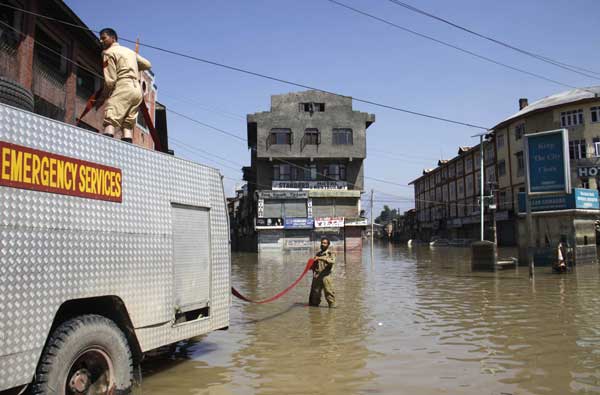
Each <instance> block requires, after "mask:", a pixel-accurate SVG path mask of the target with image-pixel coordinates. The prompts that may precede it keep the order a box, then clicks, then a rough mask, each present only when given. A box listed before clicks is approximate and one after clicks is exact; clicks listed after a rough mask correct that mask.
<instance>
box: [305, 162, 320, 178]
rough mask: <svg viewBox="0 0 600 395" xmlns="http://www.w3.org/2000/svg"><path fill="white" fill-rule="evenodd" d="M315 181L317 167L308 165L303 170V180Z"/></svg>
mask: <svg viewBox="0 0 600 395" xmlns="http://www.w3.org/2000/svg"><path fill="white" fill-rule="evenodd" d="M316 179H317V165H314V164H313V165H310V166H307V167H305V168H304V180H305V181H315V180H316Z"/></svg>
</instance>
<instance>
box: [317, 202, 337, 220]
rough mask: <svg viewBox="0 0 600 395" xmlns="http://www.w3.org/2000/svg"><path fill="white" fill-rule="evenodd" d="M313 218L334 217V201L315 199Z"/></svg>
mask: <svg viewBox="0 0 600 395" xmlns="http://www.w3.org/2000/svg"><path fill="white" fill-rule="evenodd" d="M312 202H313V217H315V218H318V217H333V216H334V213H335V211H334V206H333V205H334V201H333V199H328V198H313V200H312Z"/></svg>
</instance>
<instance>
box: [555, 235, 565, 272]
mask: <svg viewBox="0 0 600 395" xmlns="http://www.w3.org/2000/svg"><path fill="white" fill-rule="evenodd" d="M556 253H557V260H556V263H555V265H554V270H556V271H557V272H561V273H562V272H566V271H567V264H566V260H567V248H566V245H565V242H564V240H561V241H560V242H559V243H558V247H557V249H556Z"/></svg>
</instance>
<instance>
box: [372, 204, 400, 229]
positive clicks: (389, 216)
mask: <svg viewBox="0 0 600 395" xmlns="http://www.w3.org/2000/svg"><path fill="white" fill-rule="evenodd" d="M397 216H398V212H397V211H396V209H393V210H391V209H390V207H389V206H388V205H387V204H386V205H384V206H383V210H382V211H381V213H380V214H379V216H378V217H377V218H375V223H378V224H382V225H385V224H387V223H390V222H392V220H393V219H395V218H396V217H397Z"/></svg>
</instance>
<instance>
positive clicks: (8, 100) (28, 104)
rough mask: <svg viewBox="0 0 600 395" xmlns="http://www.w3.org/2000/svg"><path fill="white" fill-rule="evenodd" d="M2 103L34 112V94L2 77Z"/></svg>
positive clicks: (0, 92)
mask: <svg viewBox="0 0 600 395" xmlns="http://www.w3.org/2000/svg"><path fill="white" fill-rule="evenodd" d="M0 103H4V104H8V105H9V106H13V107H17V108H20V109H22V110H26V111H31V112H33V94H32V93H31V92H30V91H29V90H27V89H25V88H24V87H23V86H21V85H19V84H18V83H16V82H14V81H11V80H9V79H7V78H4V77H0Z"/></svg>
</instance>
